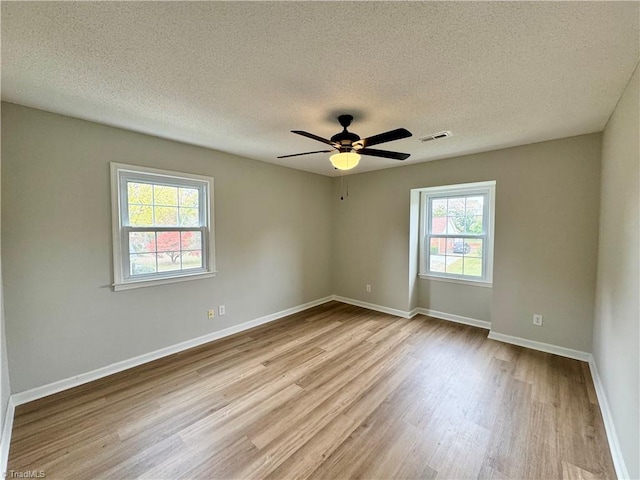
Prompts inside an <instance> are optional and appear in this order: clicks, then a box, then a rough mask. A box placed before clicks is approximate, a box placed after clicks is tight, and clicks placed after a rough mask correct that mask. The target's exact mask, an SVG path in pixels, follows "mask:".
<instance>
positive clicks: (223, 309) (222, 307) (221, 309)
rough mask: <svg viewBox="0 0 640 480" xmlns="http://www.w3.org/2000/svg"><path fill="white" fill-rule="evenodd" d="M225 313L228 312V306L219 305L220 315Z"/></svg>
mask: <svg viewBox="0 0 640 480" xmlns="http://www.w3.org/2000/svg"><path fill="white" fill-rule="evenodd" d="M225 313H227V309H226V308H224V305H220V306H219V307H218V315H220V316H222V315H224V314H225Z"/></svg>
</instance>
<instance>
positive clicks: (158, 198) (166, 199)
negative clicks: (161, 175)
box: [153, 185, 178, 207]
mask: <svg viewBox="0 0 640 480" xmlns="http://www.w3.org/2000/svg"><path fill="white" fill-rule="evenodd" d="M153 203H154V205H170V206H176V207H177V206H178V188H177V187H168V186H166V185H154V186H153Z"/></svg>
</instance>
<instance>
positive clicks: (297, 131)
mask: <svg viewBox="0 0 640 480" xmlns="http://www.w3.org/2000/svg"><path fill="white" fill-rule="evenodd" d="M291 133H297V134H298V135H302V136H303V137H307V138H311V139H313V140H317V141H319V142H322V143H326V144H327V145H331V146H332V147H333V146H334V143H333V142H332V141H331V140H327V139H326V138H322V137H319V136H318V135H314V134H313V133H309V132H303V131H302V130H291Z"/></svg>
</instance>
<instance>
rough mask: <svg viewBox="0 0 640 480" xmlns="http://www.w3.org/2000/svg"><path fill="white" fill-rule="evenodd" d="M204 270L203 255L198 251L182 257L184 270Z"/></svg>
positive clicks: (186, 253)
mask: <svg viewBox="0 0 640 480" xmlns="http://www.w3.org/2000/svg"><path fill="white" fill-rule="evenodd" d="M190 268H202V254H201V252H200V251H199V250H198V251H193V252H185V253H184V254H183V255H182V269H183V270H188V269H190Z"/></svg>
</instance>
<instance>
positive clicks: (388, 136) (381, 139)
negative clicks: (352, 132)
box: [356, 128, 411, 148]
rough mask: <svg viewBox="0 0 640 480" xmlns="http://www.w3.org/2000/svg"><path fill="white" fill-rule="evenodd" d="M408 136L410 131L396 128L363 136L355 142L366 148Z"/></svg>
mask: <svg viewBox="0 0 640 480" xmlns="http://www.w3.org/2000/svg"><path fill="white" fill-rule="evenodd" d="M410 136H411V132H410V131H409V130H407V129H406V128H396V129H395V130H390V131H388V132H384V133H379V134H378V135H374V136H373V137H368V138H363V139H362V140H360V141H358V142H356V143H359V144H362V146H363V147H364V148H367V147H370V146H372V145H378V144H379V143H385V142H393V141H394V140H400V139H401V138H407V137H410Z"/></svg>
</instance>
